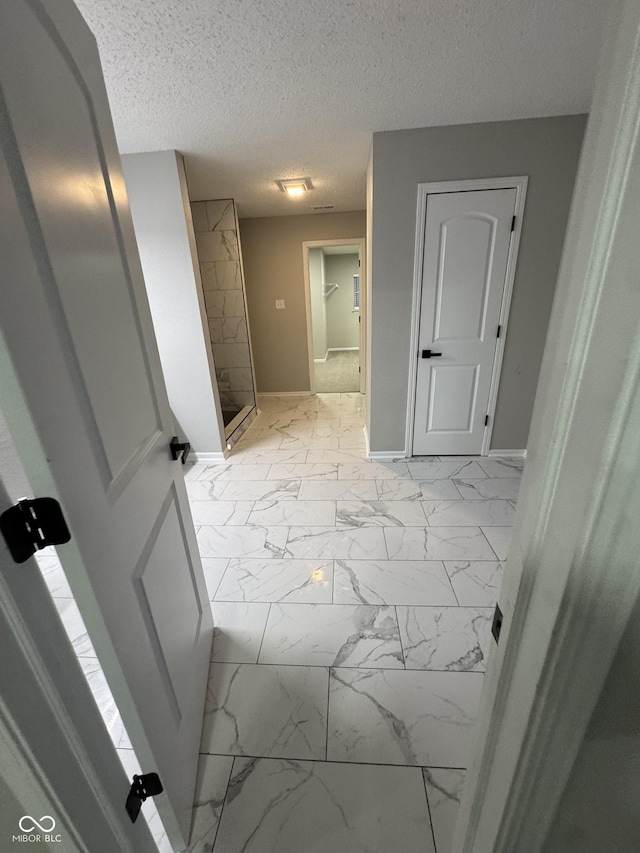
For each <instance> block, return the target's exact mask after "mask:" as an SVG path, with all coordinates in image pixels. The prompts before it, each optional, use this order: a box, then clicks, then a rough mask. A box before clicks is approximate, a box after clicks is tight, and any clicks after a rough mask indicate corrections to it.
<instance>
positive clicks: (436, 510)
mask: <svg viewBox="0 0 640 853" xmlns="http://www.w3.org/2000/svg"><path fill="white" fill-rule="evenodd" d="M422 507H423V509H424V513H425V515H426V516H427V520H428V522H429V526H430V527H480V526H485V525H486V526H487V527H495V526H497V525H508V526H509V525H511V524H512V523H513V516H514V514H515V513H514V510H513V507H512V506H511V504H510V503H509V501H503V500H487V501H464V500H463V501H422Z"/></svg>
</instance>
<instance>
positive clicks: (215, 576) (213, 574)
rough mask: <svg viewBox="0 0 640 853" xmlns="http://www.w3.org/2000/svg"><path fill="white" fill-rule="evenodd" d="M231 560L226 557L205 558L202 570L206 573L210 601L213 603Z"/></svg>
mask: <svg viewBox="0 0 640 853" xmlns="http://www.w3.org/2000/svg"><path fill="white" fill-rule="evenodd" d="M228 563H229V560H228V559H227V558H226V557H222V558H220V557H203V558H202V569H203V571H204V580H205V583H206V585H207V593H208V595H209V600H210V601H213V597H214V596H215V594H216V590H217V589H218V587H219V586H220V581H221V580H222V576H223V575H224V572H225V569H226V568H227V565H228Z"/></svg>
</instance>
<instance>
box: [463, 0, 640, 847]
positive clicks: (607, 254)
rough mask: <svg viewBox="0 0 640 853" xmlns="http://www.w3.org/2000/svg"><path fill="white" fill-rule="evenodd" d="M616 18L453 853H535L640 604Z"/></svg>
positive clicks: (626, 106) (628, 78)
mask: <svg viewBox="0 0 640 853" xmlns="http://www.w3.org/2000/svg"><path fill="white" fill-rule="evenodd" d="M617 22H618V26H617V27H616V29H615V31H610V32H609V37H608V44H607V49H606V51H605V54H604V57H603V61H602V62H601V65H600V71H599V75H598V79H597V84H596V91H595V96H594V100H593V104H592V111H591V115H590V118H589V123H588V127H587V132H586V136H585V140H584V145H583V151H582V156H581V162H580V167H579V171H578V176H577V181H576V187H575V192H574V198H573V202H572V209H571V216H570V219H569V226H568V230H567V236H566V240H565V248H564V251H563V256H562V262H561V266H560V272H559V277H558V286H557V289H556V296H555V299H554V306H553V312H552V316H551V323H550V326H549V333H548V337H547V342H546V346H545V353H544V358H543V362H542V369H541V372H540V380H539V383H538V391H537V396H536V403H535V406H534V411H533V419H532V425H531V442H530V448H531V450H530V453H529V454H528V457H527V458H528V462H527V467H526V468H525V473H524V479H523V484H522V486H523V488H522V491H521V498H520V502H519V505H518V511H517V514H516V520H515V526H514V529H513V540H512V545H511V549H510V552H509V558H508V561H507V570H506V572H505V583H504V585H503V589H502V590H501V593H500V604H501V608H502V609H503V611H504V616H505V618H504V622H503V626H502V634H501V636H500V643H499V645H498V646H497V647H495V646H494V648H493V649H492V653H491V654H490V656H489V661H488V666H487V673H486V676H485V685H484V689H483V694H482V699H481V706H480V712H479V715H478V720H477V724H476V737H477V742H476V754H475V756H474V757H473V761H472V762H471V765H470V768H469V772H468V776H467V784H466V787H465V792H464V795H463V798H462V803H461V806H460V814H459V820H458V825H457V829H456V836H455V840H454V845H453V851H452V853H476V851H491V853H513V851H515V850H519V851H527V853H539V851H540V850H541V849H543V845H544V843H545V839H546V835H547V832H548V829H549V827H550V824H551V822H552V820H553V817H554V815H555V812H556V809H557V808H558V806H559V805H560V803H561V798H562V795H563V791H564V788H565V785H566V783H567V781H568V780H569V778H570V774H571V771H572V768H573V765H574V762H575V760H576V757H577V756H578V754H579V751H580V748H581V746H582V744H583V742H584V738H585V734H586V732H587V728H588V725H589V723H590V721H591V718H592V715H593V713H594V711H595V710H596V708H597V707H598V703H599V701H600V697H601V692H602V688H603V685H604V684H605V680H606V678H607V675H608V674H609V671H610V668H611V665H612V662H613V660H614V656H615V654H616V652H617V649H618V646H619V643H620V640H621V638H622V636H623V633H624V631H625V629H626V627H627V625H628V623H629V620H630V619H632V618H635V613H636V607H637V604H636V602H637V600H638V596H639V595H640V573H639V572H638V570H637V555H638V550H639V549H640V530H639V529H638V524H637V518H638V517H639V516H640V480H639V478H638V476H637V472H638V469H639V467H640V332H639V331H638V318H639V317H640V293H638V289H637V287H636V280H635V277H634V272H633V271H634V270H637V268H638V264H639V263H640V246H639V245H638V239H637V222H638V218H639V217H640V193H639V192H638V187H639V186H640V120H639V119H638V116H639V115H640V37H639V34H640V5H639V4H638V3H637V2H636V0H628V2H626V3H625V4H624V5H623V7H622V9H621V11H620V14H619V15H618V16H617ZM628 742H629V744H630V748H631V744H632V741H631V739H629V741H628ZM633 748H634V749H636V750H637V747H636V746H633ZM634 756H635V753H634ZM594 796H597V795H594ZM593 806H594V808H595V807H597V803H595V802H594V803H593Z"/></svg>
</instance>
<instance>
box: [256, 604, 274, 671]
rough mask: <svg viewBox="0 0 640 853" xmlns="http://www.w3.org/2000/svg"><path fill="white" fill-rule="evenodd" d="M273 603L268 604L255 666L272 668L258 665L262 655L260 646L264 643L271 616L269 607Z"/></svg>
mask: <svg viewBox="0 0 640 853" xmlns="http://www.w3.org/2000/svg"><path fill="white" fill-rule="evenodd" d="M272 604H273V602H269V609H268V610H267V618H266V619H265V621H264V628H263V629H262V638H261V640H260V647H259V648H258V655H257V657H256V662H255V666H258V665H260V666H272V664H259V661H260V654H261V653H262V645H263V643H264V638H265V635H266V633H267V625H268V624H269V617H270V616H271V606H272Z"/></svg>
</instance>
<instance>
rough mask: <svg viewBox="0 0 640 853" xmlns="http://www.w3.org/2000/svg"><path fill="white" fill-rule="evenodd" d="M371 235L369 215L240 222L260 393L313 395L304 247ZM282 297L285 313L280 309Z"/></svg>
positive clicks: (330, 215)
mask: <svg viewBox="0 0 640 853" xmlns="http://www.w3.org/2000/svg"><path fill="white" fill-rule="evenodd" d="M364 235H365V212H364V211H354V212H352V213H324V214H315V215H313V214H312V215H302V216H272V217H265V218H259V219H241V220H240V238H241V242H242V259H243V264H244V273H245V286H246V292H247V303H248V308H249V325H250V327H251V339H252V341H251V342H252V346H253V358H254V365H255V371H256V385H257V390H258V391H259V392H274V391H308V390H309V389H310V387H311V386H310V382H309V355H308V348H307V320H306V312H305V296H304V270H303V265H302V243H303V242H305V241H307V240H340V239H343V238H345V239H351V238H361V237H364ZM276 299H284V300H285V306H286V307H285V309H284V310H283V311H282V310H276V307H275V301H276Z"/></svg>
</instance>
